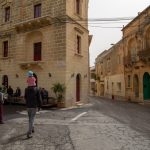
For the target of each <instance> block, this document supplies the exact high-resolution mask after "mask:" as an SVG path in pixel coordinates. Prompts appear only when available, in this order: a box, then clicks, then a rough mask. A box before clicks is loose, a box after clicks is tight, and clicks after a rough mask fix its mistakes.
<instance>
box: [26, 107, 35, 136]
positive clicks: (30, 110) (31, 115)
mask: <svg viewBox="0 0 150 150" xmlns="http://www.w3.org/2000/svg"><path fill="white" fill-rule="evenodd" d="M27 111H28V117H29V130H28V133H29V134H31V133H32V130H33V128H34V118H35V115H36V108H27Z"/></svg>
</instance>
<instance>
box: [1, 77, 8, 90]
mask: <svg viewBox="0 0 150 150" xmlns="http://www.w3.org/2000/svg"><path fill="white" fill-rule="evenodd" d="M2 85H3V86H5V87H6V88H8V76H7V75H4V76H3V79H2Z"/></svg>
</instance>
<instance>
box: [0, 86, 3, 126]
mask: <svg viewBox="0 0 150 150" xmlns="http://www.w3.org/2000/svg"><path fill="white" fill-rule="evenodd" d="M3 104H4V94H3V93H2V88H0V124H4V121H3Z"/></svg>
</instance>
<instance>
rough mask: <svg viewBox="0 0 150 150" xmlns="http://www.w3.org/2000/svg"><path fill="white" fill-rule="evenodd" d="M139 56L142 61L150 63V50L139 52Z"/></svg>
mask: <svg viewBox="0 0 150 150" xmlns="http://www.w3.org/2000/svg"><path fill="white" fill-rule="evenodd" d="M138 56H139V59H140V60H142V61H145V62H150V48H149V49H145V50H142V51H139V53H138Z"/></svg>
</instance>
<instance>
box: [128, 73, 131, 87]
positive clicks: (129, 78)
mask: <svg viewBox="0 0 150 150" xmlns="http://www.w3.org/2000/svg"><path fill="white" fill-rule="evenodd" d="M130 83H131V76H130V75H128V87H130Z"/></svg>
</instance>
